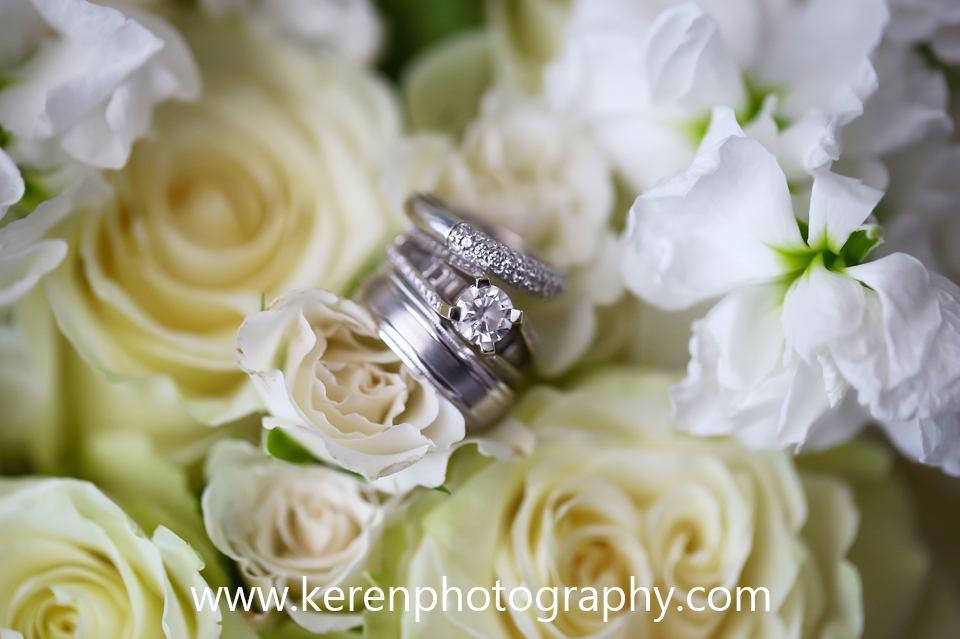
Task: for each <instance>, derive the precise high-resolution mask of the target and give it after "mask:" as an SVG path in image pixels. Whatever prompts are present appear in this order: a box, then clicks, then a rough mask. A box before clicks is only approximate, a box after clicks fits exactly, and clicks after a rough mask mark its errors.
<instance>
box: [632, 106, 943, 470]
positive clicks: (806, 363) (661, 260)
mask: <svg viewBox="0 0 960 639" xmlns="http://www.w3.org/2000/svg"><path fill="white" fill-rule="evenodd" d="M702 149H703V150H702V151H701V153H700V154H699V155H698V157H697V158H696V160H695V161H694V163H693V165H692V166H691V167H690V169H688V170H687V171H685V172H684V173H681V174H679V175H677V176H676V177H674V178H672V179H670V180H667V181H666V182H664V183H663V184H661V185H660V186H658V187H656V188H654V189H652V190H650V191H648V192H647V193H646V194H644V195H643V196H641V197H640V198H638V199H637V201H636V203H635V204H634V206H633V208H632V210H631V213H630V221H629V224H628V228H627V230H626V232H625V234H624V240H623V241H624V245H625V246H624V249H625V250H624V256H623V260H622V262H621V267H622V270H623V275H624V278H625V280H626V283H627V286H628V287H629V288H630V289H631V290H632V291H633V292H634V293H635V294H636V295H637V296H639V297H641V298H642V299H644V300H645V301H647V302H649V303H651V304H654V305H656V306H659V307H661V308H664V309H668V310H678V309H682V308H687V307H690V306H692V305H694V304H696V303H698V302H702V301H706V300H710V299H716V298H720V300H719V302H717V304H716V305H715V306H714V307H713V308H712V309H711V310H710V311H709V312H708V313H707V315H706V316H705V317H704V318H703V319H701V320H698V321H697V322H695V323H694V326H693V328H694V335H693V338H692V339H691V342H690V352H691V356H692V359H691V361H690V364H689V367H688V376H687V378H686V380H684V381H683V382H682V383H681V384H679V385H678V386H676V387H674V389H673V390H672V393H671V394H672V398H673V402H674V411H675V417H676V419H677V421H678V422H679V423H680V424H681V425H682V426H683V427H685V428H687V429H688V430H690V431H691V432H694V433H698V434H702V435H715V434H723V433H737V434H739V435H740V436H741V438H743V439H744V440H745V441H747V442H748V443H750V444H753V445H755V446H760V447H780V446H786V445H801V444H805V443H806V444H827V443H832V442H836V441H838V440H842V439H844V438H846V437H848V436H849V435H850V434H851V433H852V432H853V431H854V430H855V429H856V428H858V427H859V426H861V425H862V424H863V423H864V422H865V421H866V418H867V414H869V416H870V417H872V418H873V419H874V420H876V421H878V422H880V423H881V424H883V425H884V427H885V428H886V429H887V431H888V432H889V434H890V436H891V437H892V439H894V441H895V442H896V443H897V444H898V445H900V447H901V448H902V449H904V450H905V451H906V452H908V453H909V454H911V455H912V456H914V457H916V458H919V459H920V460H922V461H924V462H927V463H931V464H938V465H941V466H943V467H944V468H945V469H947V470H948V471H951V472H955V473H960V287H957V285H955V284H953V283H952V282H950V281H949V280H947V279H946V278H944V277H941V276H940V275H937V274H935V273H931V272H929V271H927V269H926V268H925V267H924V266H923V265H922V264H921V263H920V262H919V261H918V260H916V259H915V258H913V257H910V256H908V255H905V254H903V253H894V254H892V255H888V256H886V257H883V258H881V259H877V260H873V261H864V258H866V256H867V253H868V252H869V250H870V249H871V248H872V247H873V246H874V245H875V244H876V243H877V242H878V239H879V238H878V231H879V229H878V227H876V225H874V224H870V223H867V219H868V217H869V216H870V214H871V212H872V211H873V209H874V207H875V206H876V205H877V203H878V201H879V200H880V198H881V196H882V193H881V192H879V191H876V190H875V189H871V188H869V187H867V186H864V185H863V184H861V183H860V182H859V181H857V180H854V179H851V178H846V177H842V176H839V175H836V174H834V173H830V172H829V171H825V170H821V171H817V172H816V173H815V174H814V181H813V187H812V190H811V193H810V203H809V208H808V209H806V210H800V211H797V210H795V204H794V200H793V198H792V197H791V194H790V189H789V187H788V185H787V179H786V176H785V175H784V172H783V169H782V168H781V167H780V165H779V164H778V162H777V159H776V158H775V157H774V156H773V155H772V154H771V153H770V152H769V151H767V150H766V149H765V148H764V147H763V146H762V145H761V144H760V143H759V142H757V141H756V140H753V139H751V138H748V137H746V136H744V134H743V131H742V130H741V129H740V127H739V126H738V125H737V123H736V119H735V116H734V114H733V112H732V110H729V109H726V110H718V111H717V112H716V114H715V121H714V124H713V125H712V127H711V131H710V132H708V134H707V137H706V138H705V140H704V144H703V146H702ZM797 208H800V209H804V208H805V207H797ZM798 217H802V218H805V220H806V221H798ZM851 391H853V392H851ZM854 400H856V401H854ZM858 404H859V406H858ZM864 409H865V410H864Z"/></svg>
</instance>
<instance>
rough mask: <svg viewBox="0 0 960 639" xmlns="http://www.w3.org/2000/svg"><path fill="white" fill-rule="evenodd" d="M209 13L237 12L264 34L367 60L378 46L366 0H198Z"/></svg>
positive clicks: (374, 18)
mask: <svg viewBox="0 0 960 639" xmlns="http://www.w3.org/2000/svg"><path fill="white" fill-rule="evenodd" d="M200 5H201V6H202V7H203V9H204V10H206V11H207V12H208V13H210V14H211V15H214V16H216V17H224V16H228V15H241V16H243V17H245V18H246V19H247V20H249V21H250V23H251V24H252V25H253V26H254V27H256V28H257V29H259V30H260V31H261V32H263V33H264V34H266V35H269V36H273V37H276V38H278V39H280V40H285V41H288V42H294V43H297V44H299V45H302V46H304V47H307V48H309V49H317V50H319V51H325V52H330V53H333V54H336V55H341V56H344V57H346V58H349V59H352V60H358V61H361V62H370V61H371V60H372V59H373V58H374V57H375V56H376V54H377V52H378V50H379V48H380V40H381V31H382V28H381V26H380V21H379V18H378V17H377V12H376V9H374V7H373V4H372V3H371V2H370V1H369V0H202V1H201V3H200Z"/></svg>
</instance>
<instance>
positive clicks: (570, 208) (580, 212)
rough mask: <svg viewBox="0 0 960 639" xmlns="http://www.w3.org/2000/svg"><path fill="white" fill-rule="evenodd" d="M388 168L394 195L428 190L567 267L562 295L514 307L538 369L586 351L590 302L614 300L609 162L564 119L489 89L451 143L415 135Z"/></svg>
mask: <svg viewBox="0 0 960 639" xmlns="http://www.w3.org/2000/svg"><path fill="white" fill-rule="evenodd" d="M391 165H392V168H391V169H389V170H388V175H387V176H386V178H385V182H386V183H387V185H388V190H390V191H391V192H392V193H393V197H394V198H395V199H397V200H401V199H402V198H403V197H405V196H406V194H407V193H409V192H410V191H413V190H426V191H431V192H433V193H435V194H437V195H439V196H441V197H443V198H445V199H447V200H449V201H450V202H453V203H455V204H457V205H460V206H463V207H465V208H466V209H467V210H469V211H471V212H474V213H475V214H477V215H478V216H479V217H480V218H482V219H484V220H487V221H489V222H492V223H494V224H497V225H500V226H503V227H505V228H508V229H510V230H511V231H513V232H515V233H516V234H517V235H519V236H520V237H522V238H523V239H524V240H525V241H526V242H527V243H528V244H530V245H531V246H532V247H533V248H534V249H535V250H536V251H537V252H538V253H539V254H540V255H542V256H543V257H544V258H546V259H547V260H548V261H550V262H551V263H552V264H554V265H556V266H559V267H561V268H563V269H565V270H568V271H569V273H568V275H569V280H570V286H569V287H568V290H567V292H566V293H565V294H564V295H563V297H562V299H560V300H557V301H550V302H547V303H543V304H541V303H538V302H537V301H532V300H531V301H529V302H525V304H524V311H525V312H527V313H528V314H529V315H528V316H529V318H530V326H532V327H533V330H535V331H537V333H538V334H541V335H542V336H543V337H544V343H545V344H549V345H550V347H549V348H545V349H543V351H542V352H540V353H538V355H539V357H538V366H539V367H540V369H541V370H542V371H543V372H544V373H546V374H548V375H556V374H559V373H561V372H563V371H564V370H566V369H568V368H570V367H571V366H572V365H573V364H575V363H576V362H577V361H578V360H580V359H581V358H582V357H583V356H584V355H585V354H586V353H587V351H588V350H589V348H590V346H591V344H592V343H593V340H594V338H595V337H596V332H597V323H598V320H597V311H596V307H598V306H607V305H610V304H613V303H614V302H616V301H617V300H618V299H619V298H620V297H621V296H622V294H623V287H622V284H621V282H620V278H619V276H618V274H617V271H616V265H615V239H614V237H615V236H614V233H613V230H612V228H611V225H610V224H611V216H612V215H613V206H614V186H613V179H612V175H611V173H610V166H609V163H608V162H607V161H606V159H605V158H604V157H603V154H602V153H600V151H599V149H597V147H596V146H595V145H594V143H593V142H592V141H591V140H590V139H589V138H588V137H587V136H585V135H583V133H582V132H580V131H579V130H578V129H577V127H576V126H575V124H574V123H572V122H570V121H567V120H565V119H564V118H561V117H558V116H556V115H555V114H552V113H550V111H548V110H547V109H545V108H544V107H543V106H541V105H540V104H538V103H537V101H535V100H533V99H530V98H528V97H525V96H523V95H522V94H519V93H515V92H510V91H507V90H494V91H492V92H490V93H488V94H487V95H485V96H484V98H483V100H482V101H481V105H480V113H479V115H478V117H477V118H476V120H474V121H473V122H471V123H470V124H469V125H468V127H467V129H466V131H465V133H464V135H463V140H462V142H461V144H460V146H459V148H453V145H452V143H451V142H450V141H449V140H448V139H447V138H445V137H442V136H437V135H421V136H418V137H414V138H412V139H411V140H409V141H407V142H405V143H404V144H403V145H401V146H400V148H399V149H398V151H397V154H396V159H395V160H394V161H393V162H392V163H391Z"/></svg>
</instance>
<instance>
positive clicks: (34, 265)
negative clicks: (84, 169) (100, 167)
mask: <svg viewBox="0 0 960 639" xmlns="http://www.w3.org/2000/svg"><path fill="white" fill-rule="evenodd" d="M106 193H107V189H106V186H105V185H104V184H103V182H102V181H101V180H100V179H99V178H97V177H95V176H90V177H87V178H84V179H82V180H81V181H79V182H76V183H74V184H73V185H72V186H70V187H68V188H67V189H65V190H64V192H63V193H61V194H60V195H59V196H57V197H55V198H53V199H52V200H47V201H46V202H43V203H41V204H40V205H38V206H37V208H36V209H35V210H34V211H32V212H31V213H30V214H29V215H27V216H26V217H24V218H22V219H19V220H14V221H12V222H10V223H9V224H7V225H6V226H4V227H3V228H0V307H4V306H7V305H9V304H12V303H13V302H16V301H17V300H18V299H20V298H21V297H23V296H24V295H25V294H26V293H27V292H28V291H30V289H32V288H33V287H34V286H35V285H36V284H37V282H38V281H39V280H40V278H41V277H42V276H43V275H46V274H47V273H49V272H50V271H52V270H53V269H55V268H56V267H57V266H58V265H59V264H60V262H61V261H63V258H64V256H66V254H67V243H66V241H64V240H63V239H60V238H52V237H46V235H47V234H48V233H49V231H50V230H51V229H53V228H54V227H55V226H56V225H57V224H59V223H60V222H61V221H62V220H63V219H64V218H65V217H67V216H68V215H70V214H71V213H73V212H74V211H76V210H77V209H83V208H86V207H92V206H96V205H97V204H98V203H99V202H100V201H101V200H102V199H103V198H104V197H105V196H106ZM21 194H22V191H21ZM17 199H18V200H19V199H20V198H19V197H18V198H17Z"/></svg>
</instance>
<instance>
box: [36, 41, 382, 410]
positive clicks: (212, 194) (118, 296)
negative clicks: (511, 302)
mask: <svg viewBox="0 0 960 639" xmlns="http://www.w3.org/2000/svg"><path fill="white" fill-rule="evenodd" d="M188 39H189V40H190V43H191V45H192V47H193V50H194V53H195V54H196V55H197V58H198V61H199V64H200V68H201V71H202V73H203V76H204V92H203V95H202V97H201V98H200V99H199V101H198V102H197V103H195V104H189V105H181V104H175V105H168V106H165V107H164V108H162V109H158V110H157V111H156V113H155V118H154V123H155V135H154V136H153V137H152V139H149V140H146V141H142V142H140V143H138V144H137V145H136V146H135V148H134V150H133V154H132V156H131V158H130V161H129V163H128V164H127V166H126V167H125V168H124V169H123V170H121V171H119V172H117V173H115V174H112V175H110V176H109V181H110V182H111V183H112V185H113V187H114V190H115V196H114V197H113V198H111V199H110V201H109V202H108V203H107V204H106V205H105V206H103V207H99V208H97V209H95V210H90V211H85V212H83V214H82V215H80V216H78V217H77V218H76V220H75V224H73V225H72V226H71V227H70V228H68V229H67V230H66V236H67V239H68V241H69V243H70V251H69V254H68V256H67V258H66V260H65V261H64V263H63V264H62V265H61V267H60V269H59V270H58V271H56V272H55V273H54V274H53V275H52V276H51V277H50V279H49V281H48V282H47V284H48V286H47V290H48V292H49V296H50V299H51V301H52V304H53V308H54V312H55V314H56V317H57V321H58V324H59V325H60V327H61V329H62V330H63V332H64V333H65V334H66V336H67V337H68V339H69V340H70V341H71V342H72V343H73V345H74V346H75V347H76V349H77V350H78V351H79V353H80V355H81V357H82V358H83V359H84V360H86V361H87V362H89V363H90V364H92V365H93V367H94V368H95V369H96V370H98V371H99V372H101V373H102V374H104V375H105V376H106V377H107V378H108V379H109V380H111V381H116V380H123V379H129V378H154V379H159V380H161V382H162V384H165V385H166V386H167V387H172V389H173V390H174V391H175V392H174V393H172V395H173V396H174V397H178V398H180V399H182V400H185V402H186V406H187V408H188V409H189V411H190V413H191V414H192V415H193V416H195V417H196V418H198V419H200V420H201V421H204V422H207V423H222V422H225V421H228V420H231V419H234V418H237V417H239V416H242V415H244V414H247V413H249V412H250V411H251V410H252V409H254V408H255V407H256V405H257V399H256V393H255V392H254V391H253V389H252V387H251V385H250V384H249V381H248V379H247V376H246V375H245V374H244V373H243V372H242V371H240V370H239V369H237V368H236V367H235V366H234V364H233V361H232V355H233V345H234V339H235V337H236V332H237V328H238V327H239V326H240V323H241V322H242V321H243V318H244V317H246V316H247V315H249V314H250V313H253V312H255V311H257V310H259V308H260V304H261V299H262V297H263V296H264V295H266V296H267V297H268V298H272V297H274V296H275V295H277V294H279V293H282V292H284V291H287V290H291V289H295V288H299V287H302V286H322V287H324V288H328V289H330V290H333V291H340V292H342V291H344V290H346V288H347V287H348V286H349V285H350V284H351V282H352V281H353V280H354V279H355V278H356V276H357V274H358V273H359V272H360V271H361V269H362V268H363V267H364V265H365V264H366V263H367V261H368V260H369V259H370V257H371V255H372V254H373V252H375V251H376V250H377V249H378V248H379V247H380V246H381V245H382V243H383V241H384V240H385V239H386V238H387V237H388V236H389V235H390V234H391V233H392V230H393V225H394V223H395V219H394V218H393V215H394V214H393V213H392V209H391V208H390V207H389V206H387V205H386V204H385V203H384V201H383V200H382V198H381V197H380V196H379V194H378V189H377V187H376V183H377V179H378V168H379V165H380V162H381V160H382V158H383V154H384V153H385V151H386V148H387V147H388V146H389V145H390V144H391V143H392V140H393V138H394V137H395V135H396V132H397V128H398V115H397V110H396V105H395V104H394V101H393V100H392V98H391V96H390V93H389V92H388V91H387V89H386V88H385V87H384V85H383V84H382V83H380V82H378V81H377V80H376V79H375V78H373V77H372V76H371V75H370V74H369V73H368V72H366V71H364V70H362V69H360V68H358V67H354V66H350V65H345V64H343V63H339V62H335V61H332V60H329V61H318V60H316V59H312V58H307V57H302V56H301V55H300V54H298V53H297V52H295V51H293V50H288V49H285V48H280V47H278V46H276V45H268V44H267V43H265V42H263V41H260V40H258V39H257V38H255V37H253V36H250V35H248V34H245V33H244V32H241V31H220V30H216V29H213V28H211V27H209V26H204V27H203V28H199V29H197V33H188Z"/></svg>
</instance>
